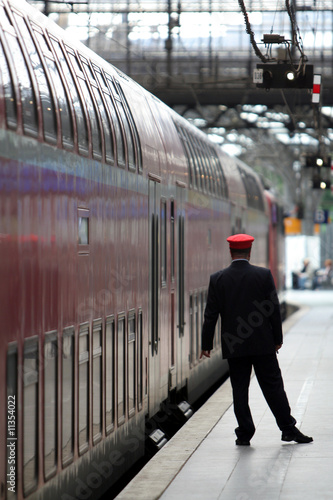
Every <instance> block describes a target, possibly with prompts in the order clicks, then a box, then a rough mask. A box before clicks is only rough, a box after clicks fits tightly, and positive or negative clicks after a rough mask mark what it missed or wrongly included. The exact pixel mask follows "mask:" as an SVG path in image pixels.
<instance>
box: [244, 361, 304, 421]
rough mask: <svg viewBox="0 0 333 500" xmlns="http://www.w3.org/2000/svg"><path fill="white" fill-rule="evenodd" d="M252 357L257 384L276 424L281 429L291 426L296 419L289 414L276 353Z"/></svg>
mask: <svg viewBox="0 0 333 500" xmlns="http://www.w3.org/2000/svg"><path fill="white" fill-rule="evenodd" d="M252 359H253V367H254V370H255V373H256V377H257V379H258V382H259V385H260V387H261V390H262V392H263V395H264V396H265V399H266V401H267V403H268V406H269V407H270V409H271V411H272V413H273V415H274V417H275V419H276V423H277V425H278V426H279V428H280V429H281V431H283V430H287V429H288V428H290V427H293V426H294V425H295V424H296V420H295V419H294V417H293V416H292V415H291V410H290V406H289V401H288V398H287V395H286V392H285V390H284V385H283V379H282V375H281V370H280V367H279V363H278V360H277V357H276V354H269V355H265V356H253V358H252Z"/></svg>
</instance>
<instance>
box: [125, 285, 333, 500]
mask: <svg viewBox="0 0 333 500" xmlns="http://www.w3.org/2000/svg"><path fill="white" fill-rule="evenodd" d="M287 302H288V303H294V304H297V305H299V307H300V308H299V310H298V311H297V312H296V313H294V314H293V315H292V316H290V317H289V318H288V319H287V320H286V321H285V322H284V324H283V331H284V345H283V347H282V349H281V350H280V353H279V355H278V356H279V363H280V367H281V371H282V376H283V379H284V384H285V390H286V393H287V396H288V399H289V403H290V406H291V410H292V415H293V416H294V417H295V418H296V420H297V427H298V428H299V429H300V430H301V431H302V432H303V433H304V434H306V435H308V436H312V437H313V442H312V443H309V444H297V443H295V442H291V443H286V442H283V441H281V432H280V430H279V428H278V427H277V425H276V422H275V419H274V417H273V415H272V413H271V411H270V409H269V408H268V406H267V403H266V401H265V400H264V397H263V395H262V393H261V390H260V388H259V385H258V383H257V380H256V378H255V377H253V378H252V380H251V385H250V407H251V412H252V415H253V419H254V422H255V425H256V433H255V435H254V436H253V438H252V440H251V446H236V445H235V438H236V436H235V434H234V428H235V427H236V426H237V423H236V419H235V416H234V412H233V405H232V393H231V386H230V382H229V379H228V380H227V381H226V382H225V383H224V384H223V385H222V386H221V387H220V388H219V389H218V390H217V391H216V392H215V393H214V394H213V395H212V396H211V398H210V399H209V400H208V401H207V402H206V403H205V405H204V406H202V407H201V408H200V409H199V410H198V411H197V412H196V413H195V414H194V415H193V417H192V418H191V419H190V420H189V421H188V422H187V423H186V425H184V426H183V427H182V428H181V429H180V431H179V432H178V433H177V434H176V435H175V436H174V437H173V438H172V439H171V440H170V441H169V442H168V443H167V444H166V445H165V446H164V447H163V448H162V449H161V450H160V451H159V452H158V453H157V454H156V455H155V456H154V457H153V458H152V459H151V460H150V462H149V463H148V464H147V465H146V466H145V467H144V468H143V469H142V470H141V471H140V472H139V474H138V475H137V476H136V477H135V478H134V479H133V480H132V481H131V482H130V483H129V484H128V485H127V486H126V488H124V490H123V491H122V492H121V493H120V494H119V495H118V496H117V497H116V498H117V500H157V499H161V500H183V499H191V500H217V499H219V500H268V499H269V500H314V499H320V500H325V499H327V500H329V499H330V500H331V499H332V498H333V486H332V484H333V482H332V480H333V369H332V366H333V291H326V290H325V291H324V290H323V291H320V290H318V291H308V290H304V291H298V290H290V291H288V292H287ZM205 362H207V363H209V360H208V359H207V360H205Z"/></svg>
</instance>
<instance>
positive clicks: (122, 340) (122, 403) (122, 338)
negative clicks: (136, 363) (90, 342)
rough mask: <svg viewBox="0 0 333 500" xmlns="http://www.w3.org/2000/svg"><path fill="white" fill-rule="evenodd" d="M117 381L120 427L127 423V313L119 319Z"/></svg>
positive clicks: (121, 314)
mask: <svg viewBox="0 0 333 500" xmlns="http://www.w3.org/2000/svg"><path fill="white" fill-rule="evenodd" d="M120 361H121V363H120ZM120 375H121V376H120ZM116 380H117V422H118V426H121V425H122V424H124V422H125V415H126V315H125V313H120V314H118V317H117V377H116ZM120 394H121V398H120Z"/></svg>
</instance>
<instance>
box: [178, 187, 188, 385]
mask: <svg viewBox="0 0 333 500" xmlns="http://www.w3.org/2000/svg"><path fill="white" fill-rule="evenodd" d="M176 196H177V329H178V347H177V388H178V389H179V388H180V387H182V386H183V385H184V381H185V380H183V379H185V377H186V375H185V373H184V371H183V368H184V366H185V359H183V357H184V355H185V345H184V335H185V199H184V198H185V190H184V188H183V187H181V186H179V185H178V186H177V194H176Z"/></svg>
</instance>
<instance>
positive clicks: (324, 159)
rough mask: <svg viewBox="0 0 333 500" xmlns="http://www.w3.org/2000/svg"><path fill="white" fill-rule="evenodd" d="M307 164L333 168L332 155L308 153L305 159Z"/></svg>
mask: <svg viewBox="0 0 333 500" xmlns="http://www.w3.org/2000/svg"><path fill="white" fill-rule="evenodd" d="M305 166H306V168H311V167H323V168H331V156H319V155H307V156H306V159H305Z"/></svg>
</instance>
